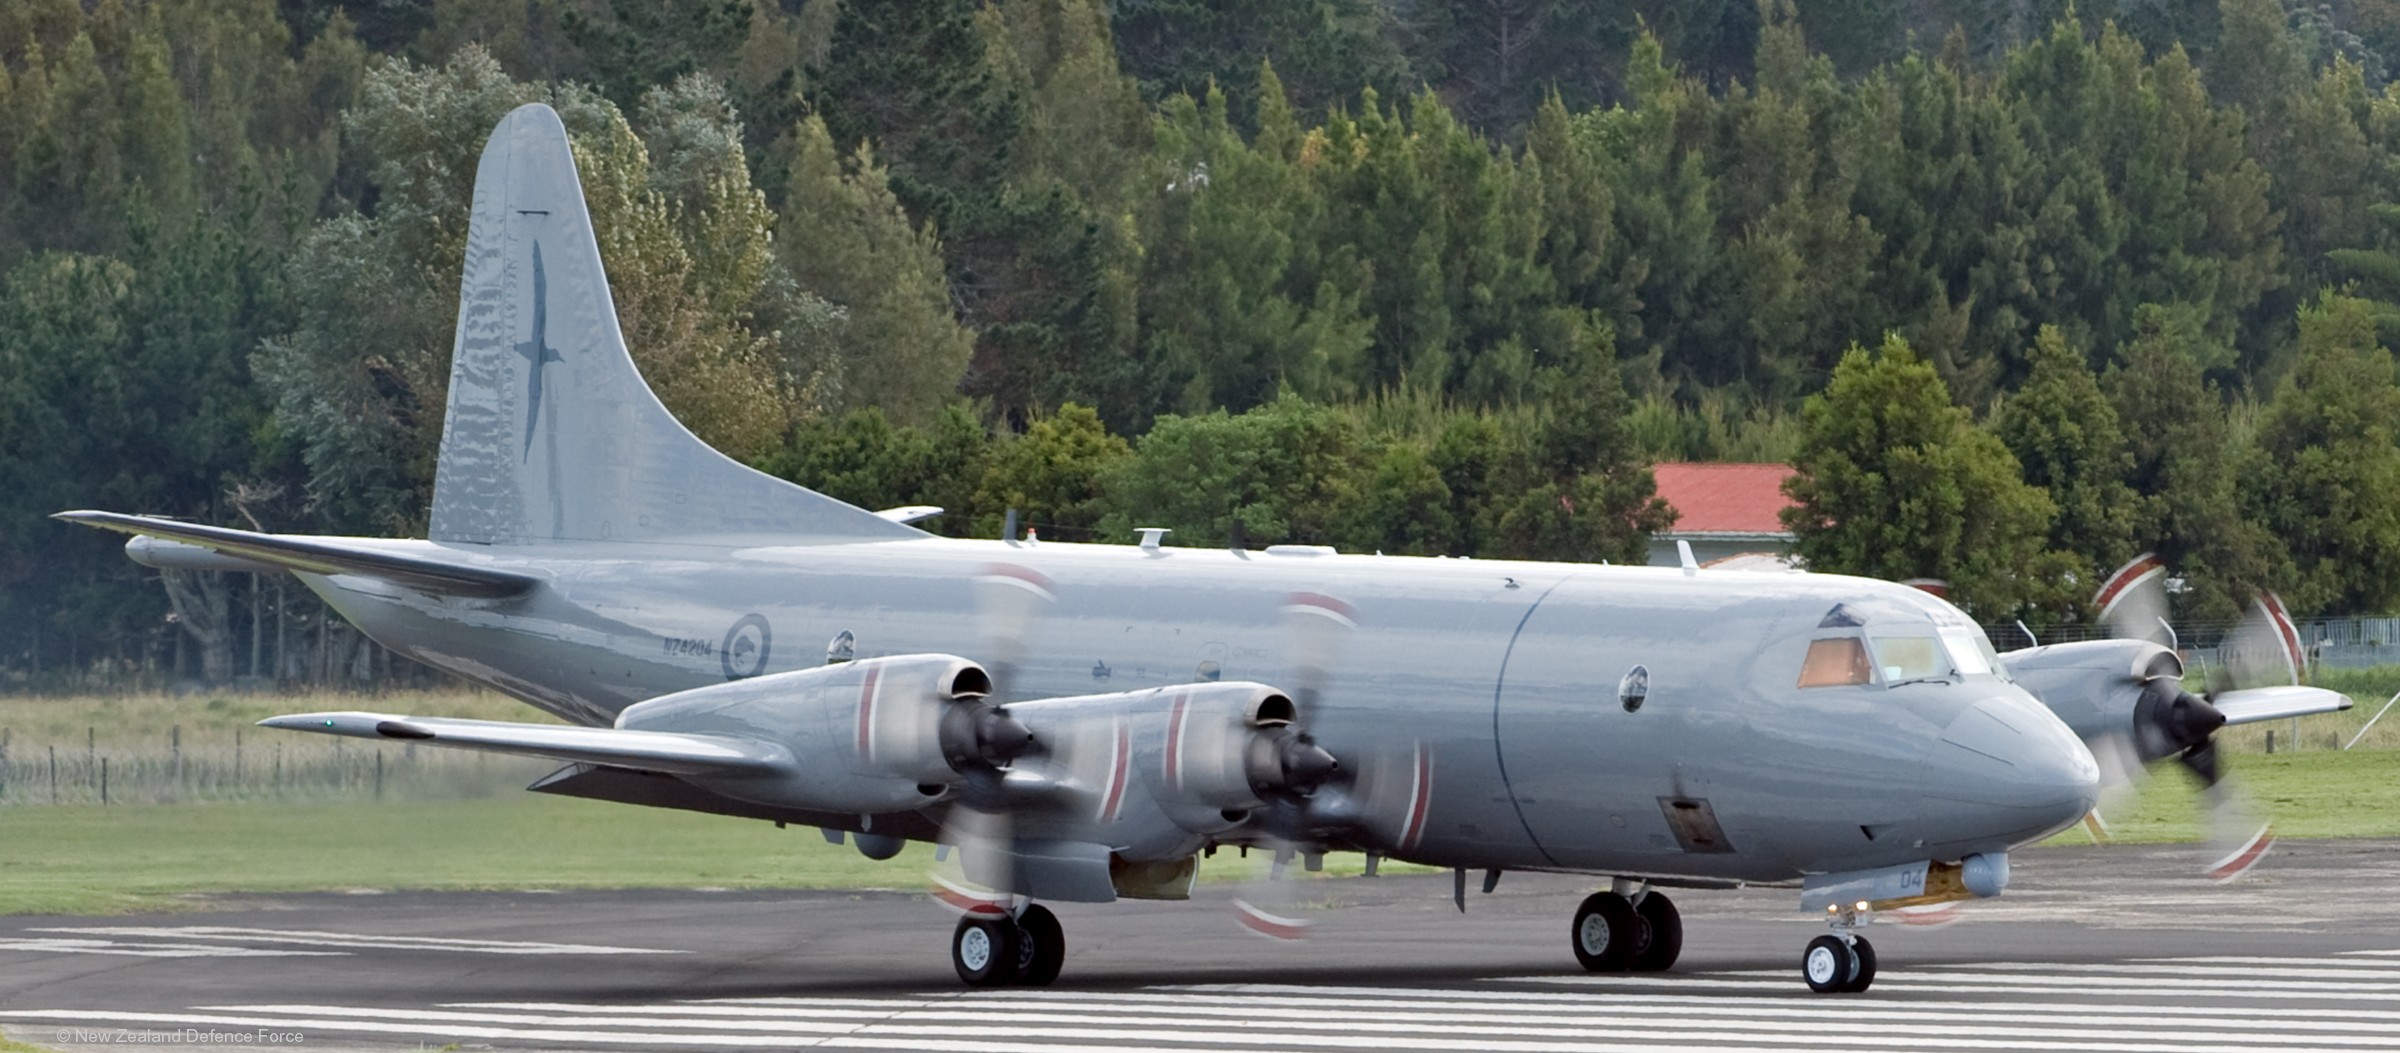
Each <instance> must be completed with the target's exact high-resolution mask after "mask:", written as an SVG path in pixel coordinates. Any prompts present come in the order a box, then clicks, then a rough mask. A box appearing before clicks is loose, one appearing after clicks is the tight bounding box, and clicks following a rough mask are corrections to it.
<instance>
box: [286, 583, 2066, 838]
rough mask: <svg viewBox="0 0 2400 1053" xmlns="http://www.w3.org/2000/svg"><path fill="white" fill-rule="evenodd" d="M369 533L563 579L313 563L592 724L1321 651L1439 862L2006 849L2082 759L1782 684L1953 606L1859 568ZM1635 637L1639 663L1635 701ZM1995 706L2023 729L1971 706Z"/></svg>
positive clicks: (345, 598)
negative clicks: (1317, 628)
mask: <svg viewBox="0 0 2400 1053" xmlns="http://www.w3.org/2000/svg"><path fill="white" fill-rule="evenodd" d="M381 544H382V545H384V546H391V547H395V548H398V547H402V546H407V547H411V548H421V549H423V550H426V551H428V552H432V551H435V550H438V551H439V553H440V554H441V555H443V556H444V557H445V558H448V559H453V560H460V561H474V562H483V563H490V564H493V565H497V566H503V567H506V568H507V569H510V570H514V571H518V572H522V573H529V574H533V575H537V576H541V577H544V578H546V579H547V580H548V582H549V584H548V585H547V586H546V587H544V588H541V589H538V590H535V591H534V592H533V593H531V594H529V595H526V596H523V597H517V598H512V599H503V600H469V599H458V598H443V599H436V598H431V597H428V596H426V595H425V594H423V593H418V592H414V591H411V590H407V589H402V588H395V587H392V586H389V585H386V584H383V583H380V582H377V581H374V580H371V579H365V578H356V577H332V578H327V577H321V576H305V577H307V578H308V580H309V581H310V584H311V585H312V586H314V587H316V588H317V589H318V590H319V591H320V592H321V593H323V594H324V595H325V596H326V597H327V599H328V600H329V601H331V602H332V603H333V604H334V605H335V606H336V607H337V608H339V609H340V610H341V611H342V613H343V614H344V615H346V616H347V617H349V618H350V619H351V620H352V621H353V622H355V623H356V624H358V625H359V626H361V627H362V628H364V629H365V630H366V631H367V632H369V633H370V634H371V635H373V636H375V637H376V638H377V639H378V640H379V641H381V642H383V643H384V644H385V645H386V646H389V647H392V648H393V649H395V650H397V651H400V652H401V653H404V654H407V655H410V656H412V657H415V658H417V659H419V660H422V661H425V662H427V663H430V664H432V665H435V666H438V667H441V668H444V669H447V670H450V671H452V672H454V673H457V674H459V675H461V676H465V677H467V678H469V679H473V680H477V681H480V682H483V683H486V684H489V685H491V686H493V687H496V688H498V689H500V690H503V691H506V692H509V693H511V694H514V695H516V696H518V697H520V698H523V699H525V700H526V701H528V702H530V703H532V704H534V705H537V706H539V707H541V708H543V709H545V710H548V711H550V712H552V713H554V714H556V715H558V716H560V717H562V718H565V719H567V720H570V721H574V722H577V723H583V724H590V725H607V724H609V723H611V722H612V721H613V720H614V718H615V716H616V714H617V713H618V712H619V711H621V710H623V709H624V708H625V707H627V706H629V705H632V704H634V703H636V702H639V701H642V700H644V699H648V698H653V697H656V696H659V695H663V694H667V693H670V692H674V691H680V690H686V689H690V688H694V687H699V686H703V685H706V684H710V683H719V682H723V681H726V680H728V679H736V678H744V677H749V676H755V675H759V674H763V673H776V672H785V671H791V670H797V669H805V668H810V667H814V666H819V665H822V664H825V663H826V662H827V661H829V653H831V654H832V656H833V657H843V656H845V655H843V654H842V653H841V652H843V651H845V649H846V652H847V655H846V656H848V657H856V658H870V657H877V656H884V655H898V654H911V653H925V652H952V653H962V654H966V655H968V656H970V657H980V656H978V655H977V654H976V651H977V642H978V641H985V640H989V639H991V638H992V637H993V636H994V634H995V632H1005V633H1008V634H1012V635H1013V637H1014V642H1013V643H1012V644H1011V645H1010V646H1011V647H1012V648H1016V649H1021V657H1019V658H1018V659H1017V660H1016V662H1015V664H1014V668H1013V669H1012V670H1011V671H1010V682H1009V683H1008V686H1007V689H1006V690H1007V694H1008V695H1009V697H1012V698H1018V699H1038V698H1047V697H1055V696H1064V695H1089V694H1094V693H1099V692H1113V691H1126V690H1132V689H1137V688H1144V687H1155V686H1164V685H1172V684H1185V683H1195V682H1205V681H1209V680H1220V679H1221V680H1256V681H1260V682H1264V683H1269V684H1278V685H1285V686H1287V688H1288V685H1290V684H1291V683H1292V682H1293V681H1294V679H1295V677H1297V676H1300V675H1302V674H1300V673H1299V672H1298V668H1299V666H1300V665H1301V664H1303V663H1305V662H1319V663H1321V664H1322V665H1323V666H1324V668H1325V683H1326V687H1325V690H1324V691H1323V693H1322V695H1321V697H1318V698H1316V699H1314V700H1313V704H1312V705H1310V707H1309V708H1308V710H1307V711H1306V712H1304V713H1302V714H1301V719H1302V721H1303V723H1304V724H1305V725H1306V727H1307V728H1308V729H1309V730H1310V731H1311V732H1313V733H1314V734H1315V735H1316V737H1317V740H1318V741H1319V742H1320V743H1322V744H1323V745H1324V746H1325V748H1326V749H1328V750H1330V751H1331V752H1333V753H1334V754H1335V755H1336V756H1338V757H1342V758H1345V760H1348V759H1350V758H1357V757H1363V756H1371V755H1375V754H1378V753H1382V752H1388V751H1391V750H1395V749H1404V748H1407V747H1408V745H1409V744H1411V743H1424V744H1427V745H1429V746H1430V748H1431V751H1432V757H1433V762H1432V770H1433V772H1434V779H1433V782H1432V794H1431V796H1430V798H1429V809H1428V815H1427V821H1426V826H1425V832H1424V837H1423V839H1422V841H1421V842H1420V843H1419V845H1418V846H1417V849H1416V851H1415V852H1414V853H1413V856H1412V858H1414V859H1417V860H1419V861H1422V862H1429V863H1435V864H1443V865H1458V866H1473V867H1478V868H1487V867H1488V868H1533V869H1559V870H1575V871H1588V872H1597V873H1640V874H1654V875H1678V876H1686V877H1691V878H1703V879H1717V880H1742V881H1777V880H1789V879H1793V878H1796V877H1799V876H1801V875H1802V874H1804V873H1817V872H1826V871H1846V870H1857V869H1863V868H1869V867H1875V866H1883V865H1889V864H1898V863H1905V862H1909V861H1912V860H1923V859H1926V858H1929V857H1932V858H1951V859H1955V858H1961V857H1964V856H1966V855H1969V854H1972V853H1976V852H1985V851H1999V850H2005V849H2006V848H2007V847H2009V846H2011V845H2013V844H2017V843H2022V842H2023V841H2025V840H2028V839H2031V838H2035V837H2040V836H2045V835H2047V834H2048V833H2051V832H2053V831H2055V830H2056V829H2058V828H2061V827H2063V826H2064V825H2066V824H2068V823H2070V822H2072V821H2074V819H2075V818H2076V817H2077V816H2079V815H2080V814H2081V811H2082V808H2083V807H2084V806H2085V804H2084V803H2081V802H2083V801H2084V798H2083V797H2082V796H2081V794H2082V792H2083V790H2084V789H2088V775H2087V774H2080V773H2078V772H2076V771H2069V770H2066V769H2067V768H2072V767H2073V766H2074V764H2073V762H2074V761H2076V760H2080V761H2081V762H2082V763H2085V764H2088V756H2086V755H2084V754H2083V752H2082V748H2081V746H2080V744H2079V743H2077V742H2076V741H2075V740H2074V738H2073V736H2072V734H2071V733H2070V732H2068V731H2067V729H2066V728H2065V727H2064V726H2063V725H2059V724H2058V722H2057V721H2056V720H2055V719H2054V718H2052V717H2050V715H2049V714H2048V712H2047V710H2044V709H2043V708H2042V707H2041V705H2040V704H2039V703H2038V702H2036V701H2034V700H2033V699H2032V698H2031V697H2030V696H2028V695H2026V694H2025V693H2024V692H2023V691H2021V690H2019V689H2017V688H2016V687H2014V686H2013V685H2011V684H2009V683H2007V682H2006V681H2005V680H2003V679H2001V678H2000V677H1998V676H1991V675H1984V676H1968V677H1954V678H1949V679H1941V680H1933V681H1927V682H1922V683H1913V684H1903V685H1900V686H1895V687H1886V686H1882V685H1881V684H1879V683H1878V684H1869V685H1862V686H1853V687H1821V688H1809V689H1801V688H1798V687H1797V686H1796V684H1797V679H1798V675H1799V671H1800V668H1801V664H1802V660H1803V655H1804V654H1805V653H1806V651H1807V649H1808V647H1809V643H1810V641H1811V640H1812V639H1813V638H1815V637H1816V636H1819V635H1821V634H1822V633H1821V631H1820V630H1819V628H1818V627H1819V624H1820V622H1821V621H1823V620H1824V619H1825V618H1826V616H1827V614H1828V612H1829V611H1830V610H1832V609H1833V608H1834V607H1835V606H1836V605H1837V604H1843V605H1847V607H1848V609H1849V610H1850V611H1851V612H1852V613H1853V614H1854V615H1855V616H1858V617H1863V618H1864V619H1865V621H1866V625H1867V627H1868V629H1869V630H1870V631H1875V630H1877V629H1878V627H1880V628H1881V629H1884V630H1890V631H1897V632H1904V633H1911V634H1914V633H1926V634H1930V633H1931V632H1933V631H1934V629H1935V627H1936V626H1937V624H1939V625H1950V626H1952V627H1953V628H1955V627H1957V626H1963V625H1965V624H1966V621H1965V618H1964V616H1963V615H1960V614H1959V613H1958V612H1957V611H1956V610H1955V609H1952V608H1950V607H1948V605H1947V604H1943V603H1941V602H1940V601H1938V600H1934V599H1932V598H1930V597H1927V596H1924V594H1922V593H1919V592H1917V591H1916V590H1913V589H1908V588H1905V587H1901V586H1896V585H1891V584H1888V583H1883V582H1877V581H1872V580H1867V579H1858V578H1846V577H1835V576H1828V575H1800V574H1753V573H1735V572H1701V573H1698V574H1696V575H1686V574H1684V573H1682V572H1680V571H1679V570H1675V569H1654V568H1634V567H1602V566H1590V565H1582V564H1557V563H1531V562H1515V561H1482V560H1451V559H1422V558H1405V557H1382V556H1345V555H1332V554H1329V553H1321V552H1311V551H1304V550H1291V549H1282V548H1278V549H1274V550H1269V551H1251V552H1247V553H1236V552H1232V551H1227V550H1202V549H1177V548H1167V549H1159V550H1145V549H1141V548H1137V547H1134V546H1117V545H1070V544H1058V543H1050V544H1039V545H1035V544H1008V543H1003V542H993V541H961V540H950V539H918V540H906V541H885V542H865V543H854V544H830V545H828V544H809V545H777V544H760V545H738V544H729V545H724V546H721V547H719V546H696V545H664V544H645V543H632V544H628V543H561V544H550V545H540V546H524V547H484V546H471V545H446V546H437V545H434V544H433V543H430V542H383V543H381ZM995 569H1003V570H1010V571H1025V570H1030V571H1032V572H1033V574H1034V576H1036V577H1039V578H1042V579H1046V582H1047V584H1048V588H1049V592H1050V593H1051V594H1052V595H1054V596H1055V599H1054V600H1051V601H1049V602H1045V603H1041V604H1039V605H1038V606H1034V607H1029V608H1026V609H1024V610H1022V611H1014V610H1010V609H1005V608H1003V609H995V608H993V607H991V606H990V605H989V604H988V603H984V602H980V601H979V600H978V598H977V597H976V595H975V594H974V590H975V588H976V583H977V582H978V580H982V579H988V578H990V577H991V576H992V574H993V572H994V571H995ZM1295 596H1308V597H1331V598H1332V599H1333V600H1334V601H1335V602H1337V603H1338V604H1341V605H1343V606H1345V607H1346V608H1347V609H1348V611H1349V612H1351V614H1352V615H1353V616H1354V620H1355V623H1356V629H1355V631H1350V632H1345V633H1341V634H1338V635H1336V636H1333V637H1330V638H1328V639H1326V640H1324V641H1321V642H1312V641H1310V640H1307V639H1302V638H1300V636H1299V634H1302V633H1305V632H1306V631H1307V629H1306V626H1297V627H1296V626H1295V624H1294V622H1293V620H1292V619H1291V618H1290V617H1289V616H1288V614H1287V608H1289V607H1290V606H1291V605H1292V604H1293V602H1294V597H1295ZM995 621H1002V622H1010V623H1017V622H1021V623H1022V624H1006V625H998V626H996V625H994V624H992V623H993V622H995ZM1311 651H1315V652H1318V653H1316V654H1314V655H1313V656H1312V655H1311V654H1310V652H1311ZM987 660H988V659H987ZM1637 667H1639V669H1640V673H1639V674H1638V678H1639V679H1641V680H1642V681H1644V686H1645V687H1646V693H1645V694H1644V695H1643V696H1642V697H1641V698H1640V700H1639V701H1638V703H1637V704H1635V705H1633V706H1628V705H1627V704H1626V701H1625V697H1624V696H1625V694H1626V690H1625V688H1626V686H1627V681H1628V678H1629V676H1633V675H1634V671H1635V670H1636V668H1637ZM1978 707H1981V711H1982V712H1976V711H1977V710H1978ZM1991 720H1996V721H1997V722H1998V726H2001V727H2005V728H2007V729H2008V730H2007V731H2006V732H2001V733H1995V732H1991V731H1989V730H1988V729H1983V728H1980V727H1977V726H1976V725H1978V724H1979V722H1982V721H1991ZM828 733H829V734H830V733H834V732H833V731H832V730H831V729H829V732H828ZM1996 734H1997V735H1999V736H2000V737H2002V738H2005V739H2007V740H2008V741H2000V742H1997V743H1995V742H1993V741H1991V740H1992V739H1993V738H1994V736H1995V735H1996ZM1962 738H1964V739H1965V740H1966V741H1963V742H1962V741H1960V740H1961V739H1962ZM2078 779H2081V780H2083V781H2082V782H2080V783H2078V781H2077V780H2078Z"/></svg>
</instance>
